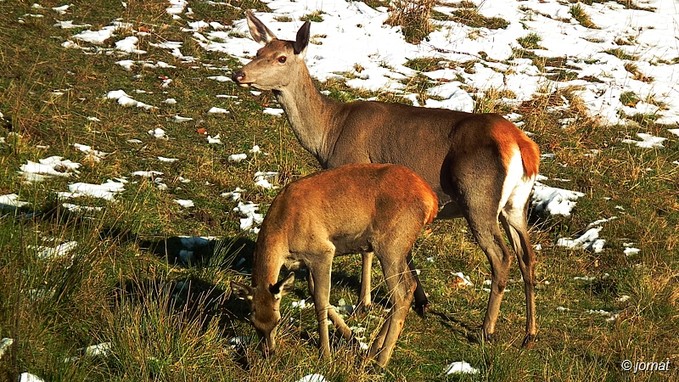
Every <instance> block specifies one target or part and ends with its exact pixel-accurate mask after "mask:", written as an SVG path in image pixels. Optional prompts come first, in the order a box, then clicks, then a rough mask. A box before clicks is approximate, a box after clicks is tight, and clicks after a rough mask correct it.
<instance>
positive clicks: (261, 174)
mask: <svg viewBox="0 0 679 382" xmlns="http://www.w3.org/2000/svg"><path fill="white" fill-rule="evenodd" d="M277 176H278V172H276V171H257V172H256V173H255V185H257V186H259V187H261V188H264V189H267V190H272V189H275V188H277V187H276V186H274V185H273V184H271V182H270V181H269V179H272V178H275V177H277Z"/></svg>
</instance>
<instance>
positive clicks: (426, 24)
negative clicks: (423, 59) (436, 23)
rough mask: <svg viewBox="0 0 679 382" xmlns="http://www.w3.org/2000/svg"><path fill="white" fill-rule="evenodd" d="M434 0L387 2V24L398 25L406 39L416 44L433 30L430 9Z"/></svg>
mask: <svg viewBox="0 0 679 382" xmlns="http://www.w3.org/2000/svg"><path fill="white" fill-rule="evenodd" d="M435 3H436V1H435V0H394V1H392V2H391V3H390V4H389V18H388V19H387V21H386V23H387V24H389V25H394V26H396V25H400V26H401V28H402V29H403V35H404V36H405V38H406V41H408V42H410V43H412V44H417V43H419V42H420V41H422V40H424V39H425V38H426V37H427V35H429V33H430V32H431V31H432V30H433V26H432V25H431V21H430V19H431V10H432V7H433V6H434V4H435Z"/></svg>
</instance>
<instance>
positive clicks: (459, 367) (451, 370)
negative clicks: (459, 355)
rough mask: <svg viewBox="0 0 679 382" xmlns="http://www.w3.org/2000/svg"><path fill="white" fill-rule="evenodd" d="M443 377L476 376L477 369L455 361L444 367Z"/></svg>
mask: <svg viewBox="0 0 679 382" xmlns="http://www.w3.org/2000/svg"><path fill="white" fill-rule="evenodd" d="M444 373H445V375H451V374H478V373H479V369H476V368H474V367H472V365H470V364H469V363H468V362H465V361H457V362H453V363H451V364H449V365H448V366H446V369H445V371H444Z"/></svg>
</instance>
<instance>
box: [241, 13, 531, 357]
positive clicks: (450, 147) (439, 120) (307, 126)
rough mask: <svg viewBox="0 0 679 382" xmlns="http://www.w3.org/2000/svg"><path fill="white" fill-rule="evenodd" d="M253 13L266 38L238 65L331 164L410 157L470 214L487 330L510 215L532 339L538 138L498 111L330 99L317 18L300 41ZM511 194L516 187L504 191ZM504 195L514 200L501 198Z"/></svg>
mask: <svg viewBox="0 0 679 382" xmlns="http://www.w3.org/2000/svg"><path fill="white" fill-rule="evenodd" d="M247 19H248V23H249V25H250V30H251V34H252V36H253V38H254V39H255V41H258V42H261V43H262V44H264V46H263V47H262V48H261V49H260V50H259V51H258V55H257V57H256V58H255V59H253V60H252V61H251V62H250V63H248V64H247V65H245V66H244V67H243V68H242V69H241V70H240V71H237V72H236V73H234V76H233V79H234V81H235V82H236V83H238V84H241V85H243V86H250V85H251V86H254V87H256V88H259V89H262V90H272V91H273V92H274V94H275V96H276V99H277V100H278V102H279V103H280V104H281V106H282V107H283V109H284V110H285V112H286V114H287V117H288V120H289V122H290V125H291V126H292V130H293V132H294V133H295V136H296V137H297V138H298V140H299V141H300V143H301V144H302V146H303V147H304V148H305V149H306V150H308V151H309V152H310V153H312V154H313V155H314V156H315V157H316V158H317V159H318V161H319V163H320V164H321V166H322V167H323V168H334V167H337V166H341V165H343V164H347V163H397V164H401V165H404V166H407V167H409V168H411V169H413V170H414V171H415V172H416V173H417V174H418V175H420V176H421V177H422V178H423V179H424V180H426V181H427V182H428V183H429V184H430V185H431V187H432V189H433V190H434V192H436V195H437V196H438V199H439V204H440V205H441V210H440V211H439V214H438V217H439V218H455V217H464V218H465V219H466V220H467V222H468V223H469V226H470V228H471V231H472V233H473V234H474V237H475V238H476V240H477V242H478V243H479V246H480V247H481V249H482V250H483V251H484V253H485V254H486V256H487V257H488V260H489V263H490V266H491V273H492V284H491V293H490V297H489V301H488V308H487V310H486V316H485V318H484V323H483V333H484V336H485V337H486V338H490V337H491V336H492V334H493V333H494V332H495V323H496V321H497V318H498V314H499V309H500V302H501V301H502V296H503V293H504V287H505V285H506V282H507V279H508V275H509V266H510V263H511V252H510V251H509V249H508V247H507V245H506V244H505V239H504V237H503V235H502V231H501V229H500V224H502V227H503V228H504V231H505V233H506V234H507V238H508V239H509V241H510V243H511V246H512V248H513V250H514V252H515V254H516V258H517V260H518V263H519V268H520V269H521V272H522V276H523V279H524V290H525V294H526V336H525V337H524V345H526V346H530V345H531V344H532V343H533V341H534V339H535V336H536V333H537V325H536V319H535V301H534V300H535V292H534V283H535V280H534V264H535V254H534V252H533V249H532V245H531V243H530V238H529V235H528V226H527V216H526V213H527V212H526V211H527V208H528V200H529V193H530V189H531V187H532V185H533V182H534V180H535V175H537V172H538V169H539V160H540V157H539V149H538V147H537V145H536V144H535V143H534V142H533V141H531V140H530V138H528V137H527V136H526V135H525V134H524V133H523V132H522V131H521V130H519V129H518V128H517V127H516V126H514V125H513V124H512V123H511V122H509V121H507V120H506V119H504V118H503V117H501V116H500V115H497V114H473V113H466V112H460V111H453V110H444V109H428V108H420V107H413V106H409V105H402V104H392V103H383V102H368V101H358V102H351V103H340V102H336V101H334V100H331V99H329V98H328V97H325V96H323V95H321V94H320V93H319V92H318V90H317V89H316V88H315V86H314V84H313V81H312V79H311V76H310V75H309V71H308V69H307V67H306V64H305V63H304V56H305V49H306V41H308V35H309V25H310V23H308V22H306V23H305V24H304V25H303V26H302V27H301V28H300V30H299V31H298V33H297V38H296V40H295V41H294V42H293V41H283V40H278V39H277V38H276V37H275V36H274V35H273V33H271V31H270V30H268V29H267V28H266V27H265V26H264V24H263V23H262V22H261V21H260V20H259V19H257V18H256V17H255V16H254V15H253V14H252V13H250V12H248V14H247ZM262 30H265V31H266V36H265V37H262V36H261V31H262ZM300 36H301V37H300ZM295 47H296V48H295ZM301 47H304V48H301ZM282 56H284V57H285V58H286V59H285V60H283V61H284V62H281V60H280V57H282ZM514 148H518V151H519V153H520V155H521V161H522V163H523V168H524V174H523V176H522V177H520V178H521V179H514V178H511V179H510V180H511V182H514V183H511V182H509V184H507V183H508V182H506V181H507V179H508V164H509V161H510V159H511V155H510V154H511V153H512V152H514V151H515V150H514ZM505 188H507V189H506V190H505ZM503 195H511V197H510V198H509V199H506V198H504V199H503ZM503 200H507V201H506V202H504V203H505V204H504V205H501V204H502V203H503ZM365 256H366V257H365V258H364V268H363V275H362V279H361V282H362V286H361V297H360V300H361V301H367V302H368V303H369V301H370V293H369V292H370V288H369V284H370V277H369V272H370V264H371V261H370V255H369V254H366V255H365ZM366 304H367V303H366Z"/></svg>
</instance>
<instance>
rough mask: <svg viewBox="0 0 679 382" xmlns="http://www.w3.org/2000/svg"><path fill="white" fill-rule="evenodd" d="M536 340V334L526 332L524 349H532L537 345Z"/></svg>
mask: <svg viewBox="0 0 679 382" xmlns="http://www.w3.org/2000/svg"><path fill="white" fill-rule="evenodd" d="M536 341H537V337H536V336H535V334H526V337H524V339H523V343H522V344H521V347H523V348H524V349H532V348H533V347H534V346H535V342H536Z"/></svg>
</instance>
